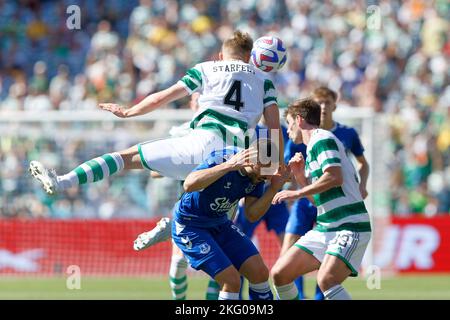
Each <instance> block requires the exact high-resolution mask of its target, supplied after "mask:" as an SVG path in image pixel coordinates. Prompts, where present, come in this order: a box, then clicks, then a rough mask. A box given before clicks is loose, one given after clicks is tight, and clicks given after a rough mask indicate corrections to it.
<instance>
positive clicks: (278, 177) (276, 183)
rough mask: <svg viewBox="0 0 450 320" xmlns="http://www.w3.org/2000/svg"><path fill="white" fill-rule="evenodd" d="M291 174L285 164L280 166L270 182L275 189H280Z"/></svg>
mask: <svg viewBox="0 0 450 320" xmlns="http://www.w3.org/2000/svg"><path fill="white" fill-rule="evenodd" d="M290 176H291V169H290V168H289V167H287V166H280V167H279V168H278V171H277V172H276V173H275V174H274V175H273V176H272V178H271V179H270V184H271V185H272V186H273V187H274V188H275V189H276V190H278V189H281V188H282V187H283V185H284V184H285V183H286V181H287V180H288V179H289V177H290Z"/></svg>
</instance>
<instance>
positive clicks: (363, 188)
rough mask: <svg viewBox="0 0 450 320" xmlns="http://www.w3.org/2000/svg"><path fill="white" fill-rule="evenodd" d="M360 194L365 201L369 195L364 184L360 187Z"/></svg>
mask: <svg viewBox="0 0 450 320" xmlns="http://www.w3.org/2000/svg"><path fill="white" fill-rule="evenodd" d="M359 192H361V196H362V198H363V199H365V198H366V197H367V196H368V195H369V193H368V192H367V189H366V187H365V186H363V185H362V184H360V185H359Z"/></svg>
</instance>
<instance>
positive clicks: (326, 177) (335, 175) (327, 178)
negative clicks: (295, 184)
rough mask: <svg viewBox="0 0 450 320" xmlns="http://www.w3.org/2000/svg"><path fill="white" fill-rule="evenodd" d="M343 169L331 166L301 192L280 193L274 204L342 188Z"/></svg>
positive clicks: (276, 196) (285, 191)
mask: <svg viewBox="0 0 450 320" xmlns="http://www.w3.org/2000/svg"><path fill="white" fill-rule="evenodd" d="M343 181H344V180H343V177H342V169H341V167H340V166H331V167H328V168H326V169H325V171H324V173H323V175H322V176H321V177H320V178H319V179H317V180H316V181H314V182H313V183H311V184H308V185H305V186H303V187H302V188H301V189H299V190H295V191H291V190H284V191H280V192H278V193H277V194H276V195H275V197H274V198H273V201H272V203H280V202H282V201H284V200H295V199H299V198H305V197H308V198H309V199H310V200H311V198H310V197H311V196H312V195H314V194H318V193H322V192H325V191H327V190H330V189H331V188H334V187H338V186H341V185H342V183H343Z"/></svg>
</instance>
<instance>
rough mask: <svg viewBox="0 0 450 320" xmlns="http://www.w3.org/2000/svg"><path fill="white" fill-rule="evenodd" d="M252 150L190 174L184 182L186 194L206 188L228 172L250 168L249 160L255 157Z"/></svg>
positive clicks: (246, 150)
mask: <svg viewBox="0 0 450 320" xmlns="http://www.w3.org/2000/svg"><path fill="white" fill-rule="evenodd" d="M256 152H257V151H256V150H255V149H253V148H249V149H245V150H243V151H241V152H239V153H236V154H235V155H234V156H233V157H231V158H230V159H229V160H228V161H225V162H222V163H221V164H217V165H215V166H214V167H211V168H205V169H200V170H197V171H193V172H191V173H190V174H189V175H188V176H187V177H186V180H184V183H183V188H184V191H186V192H194V191H199V190H203V189H205V188H207V187H208V186H210V185H211V184H213V183H214V182H216V181H217V180H219V179H220V178H221V177H223V176H224V175H226V174H227V173H228V172H231V171H235V170H239V169H241V168H243V167H245V166H250V165H251V163H250V158H251V157H254V156H255V155H256Z"/></svg>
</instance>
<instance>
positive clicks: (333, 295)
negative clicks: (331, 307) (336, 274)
mask: <svg viewBox="0 0 450 320" xmlns="http://www.w3.org/2000/svg"><path fill="white" fill-rule="evenodd" d="M323 295H324V296H325V299H327V300H351V299H352V297H350V295H349V294H348V292H347V291H346V290H345V289H344V287H343V286H341V285H340V284H338V285H336V286H334V287H331V288H330V289H328V290H327V291H325V292H324V293H323Z"/></svg>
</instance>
